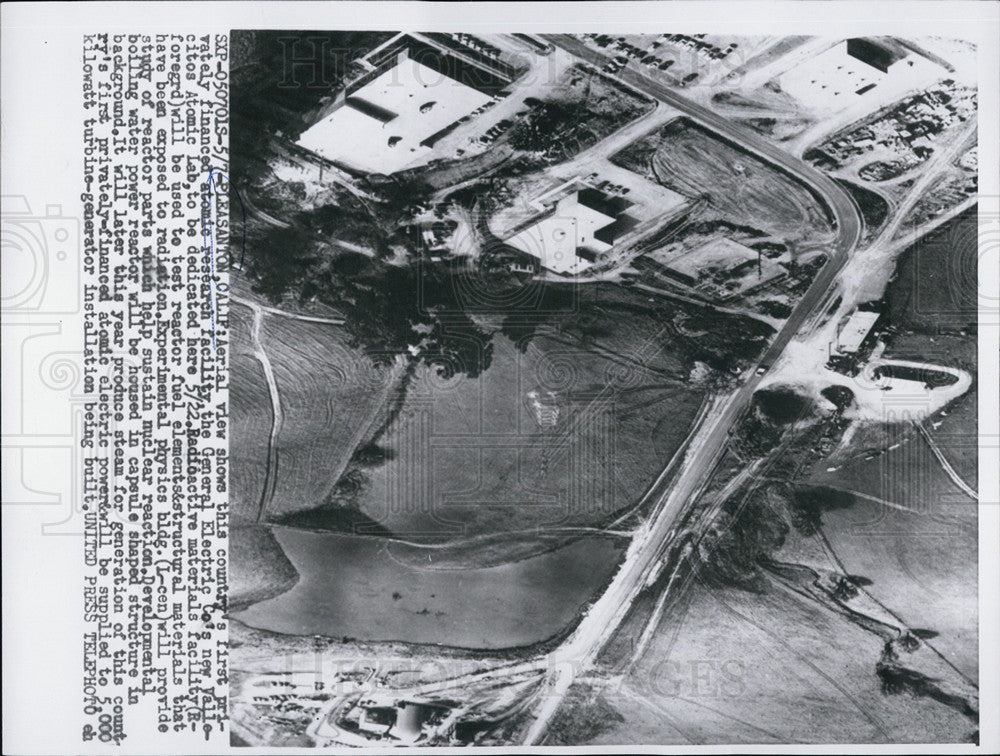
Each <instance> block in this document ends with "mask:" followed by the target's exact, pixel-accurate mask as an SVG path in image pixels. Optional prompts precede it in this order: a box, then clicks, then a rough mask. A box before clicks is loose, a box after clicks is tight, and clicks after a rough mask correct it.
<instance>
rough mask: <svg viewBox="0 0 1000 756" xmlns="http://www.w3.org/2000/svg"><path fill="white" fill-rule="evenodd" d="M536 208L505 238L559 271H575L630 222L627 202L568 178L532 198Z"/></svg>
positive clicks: (587, 265) (589, 264)
mask: <svg viewBox="0 0 1000 756" xmlns="http://www.w3.org/2000/svg"><path fill="white" fill-rule="evenodd" d="M532 205H533V207H535V208H536V209H537V210H539V213H538V215H536V216H533V217H532V218H530V219H528V220H527V221H525V222H524V223H522V224H520V226H518V227H516V228H515V229H514V231H513V233H512V235H511V236H510V237H508V238H507V239H506V243H507V244H509V245H510V246H512V247H514V248H515V249H518V250H520V251H521V252H524V253H526V254H528V255H531V256H532V257H534V258H537V259H538V260H539V262H540V263H541V266H542V267H543V268H545V269H546V270H550V271H552V272H554V273H558V274H560V275H577V274H579V273H582V272H583V271H585V270H587V269H588V268H590V267H592V266H593V265H594V264H595V263H596V262H597V260H598V256H599V255H600V254H602V253H604V252H607V251H608V250H609V249H611V248H612V247H613V246H614V244H615V242H616V240H617V239H619V238H621V236H622V235H624V233H625V232H626V231H628V230H629V229H630V228H632V226H633V225H634V220H633V219H632V218H630V217H629V216H628V215H626V214H625V210H626V209H627V208H628V207H630V206H631V203H630V202H628V201H627V200H625V199H623V198H621V197H614V196H609V195H606V194H603V193H602V192H600V191H598V190H597V189H594V188H593V187H591V186H589V185H587V184H584V183H583V182H581V181H579V180H576V179H574V180H572V181H569V182H567V183H566V184H563V185H561V186H559V187H556V189H554V190H552V191H551V192H547V193H546V194H545V195H543V196H542V197H539V198H538V199H537V200H535V201H534V202H533V203H532Z"/></svg>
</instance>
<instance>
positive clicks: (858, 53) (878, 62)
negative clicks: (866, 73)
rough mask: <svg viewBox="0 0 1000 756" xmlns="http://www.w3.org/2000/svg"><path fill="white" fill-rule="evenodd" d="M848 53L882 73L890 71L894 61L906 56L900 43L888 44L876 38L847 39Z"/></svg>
mask: <svg viewBox="0 0 1000 756" xmlns="http://www.w3.org/2000/svg"><path fill="white" fill-rule="evenodd" d="M847 54H848V55H850V56H851V57H852V58H855V59H857V60H860V61H862V62H864V63H867V64H868V65H869V66H871V67H872V68H875V69H878V70H879V71H881V72H882V73H889V68H890V67H891V66H892V65H893V63H896V62H898V61H900V60H902V59H903V58H905V57H906V50H905V49H904V48H902V47H901V46H900V45H899V44H898V43H897V44H893V45H888V44H885V43H880V42H879V41H878V40H875V39H865V38H864V37H855V38H853V39H849V40H847Z"/></svg>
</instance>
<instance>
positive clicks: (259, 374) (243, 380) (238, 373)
mask: <svg viewBox="0 0 1000 756" xmlns="http://www.w3.org/2000/svg"><path fill="white" fill-rule="evenodd" d="M250 321H251V315H250V313H249V311H248V310H247V309H246V308H245V307H242V306H240V305H239V304H234V305H233V306H232V307H231V308H230V310H229V333H230V338H231V340H232V341H231V343H232V352H231V354H230V358H229V359H230V365H229V375H230V385H229V403H230V408H229V421H230V423H231V426H230V433H231V434H232V435H231V436H230V438H231V439H232V442H231V443H230V452H229V480H230V495H229V511H230V517H231V518H232V522H233V524H234V525H236V524H239V523H246V522H256V521H257V513H258V511H259V508H260V497H261V493H262V492H263V489H264V477H265V474H266V471H267V446H268V438H269V436H270V433H271V423H272V420H273V418H272V415H271V399H270V396H269V394H268V390H267V381H266V380H264V373H263V371H262V369H261V366H260V362H259V361H258V360H257V358H256V356H254V353H253V347H252V346H251V344H250Z"/></svg>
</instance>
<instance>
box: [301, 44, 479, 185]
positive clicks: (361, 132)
mask: <svg viewBox="0 0 1000 756" xmlns="http://www.w3.org/2000/svg"><path fill="white" fill-rule="evenodd" d="M352 98H358V99H359V100H364V101H366V102H368V103H371V104H372V105H374V106H376V107H377V108H381V109H382V110H385V111H388V112H389V116H390V118H389V120H387V121H385V122H383V121H382V120H380V119H378V118H375V117H373V116H370V115H368V114H366V113H363V112H362V111H361V110H358V109H357V108H354V107H352V106H351V105H350V104H349V101H350V100H351V99H352ZM347 99H348V104H345V105H343V106H342V107H339V108H338V109H337V110H334V111H333V112H332V113H330V114H329V115H328V116H327V117H326V118H324V119H323V120H321V121H318V122H317V123H315V124H313V125H312V126H311V127H310V128H308V129H307V130H306V131H305V132H304V133H303V134H302V136H301V137H300V138H299V141H298V144H299V146H301V147H304V148H306V149H308V150H312V151H313V152H315V153H317V154H319V155H321V156H323V157H325V158H327V159H329V160H336V161H338V162H341V163H345V164H347V165H349V166H351V167H352V168H356V169H358V170H362V171H367V172H369V173H385V174H389V173H394V172H396V171H399V170H402V169H403V168H405V167H407V166H408V165H409V164H411V163H413V162H415V161H417V160H418V159H420V158H421V157H425V156H427V155H428V154H429V153H430V152H431V149H430V148H429V147H421V146H420V143H421V142H422V141H423V140H425V139H426V138H427V137H429V136H431V135H432V134H434V133H436V132H438V131H440V130H441V129H443V128H445V127H446V126H449V125H451V124H452V123H454V122H455V121H457V120H458V119H460V118H462V117H463V116H465V115H468V114H469V113H471V112H472V111H473V110H475V109H476V108H478V107H480V106H481V105H485V104H486V103H487V102H489V101H490V97H489V96H488V95H486V94H483V93H482V92H480V91H479V90H478V89H473V88H472V87H469V86H466V85H465V84H463V83H462V82H460V81H456V80H455V79H452V78H451V77H449V76H446V75H444V74H441V73H438V72H437V71H435V70H434V69H432V68H428V67H427V66H425V65H423V64H422V63H418V62H417V61H415V60H413V59H411V58H408V57H406V58H403V59H402V60H400V61H399V63H398V64H397V65H396V66H394V67H393V68H390V69H389V70H388V71H385V72H384V73H382V74H381V75H380V76H378V77H377V78H376V79H374V80H372V81H370V82H368V84H366V85H365V86H363V87H361V88H360V89H359V90H357V91H356V92H353V93H352V94H351V96H350V97H348V98H347ZM390 143H392V144H393V146H391V147H390V146H389V145H390Z"/></svg>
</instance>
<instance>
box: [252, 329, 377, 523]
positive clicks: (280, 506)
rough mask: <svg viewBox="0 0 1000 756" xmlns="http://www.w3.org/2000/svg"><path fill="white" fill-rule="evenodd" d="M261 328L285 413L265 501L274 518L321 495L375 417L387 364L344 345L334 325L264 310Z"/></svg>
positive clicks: (318, 501)
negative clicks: (273, 476)
mask: <svg viewBox="0 0 1000 756" xmlns="http://www.w3.org/2000/svg"><path fill="white" fill-rule="evenodd" d="M261 331H262V332H261V342H262V343H263V345H264V349H265V350H266V351H267V353H268V355H269V356H270V359H271V364H272V366H273V369H274V376H275V381H276V382H277V385H278V394H279V396H280V397H281V407H282V413H283V416H284V417H283V422H282V425H281V430H280V432H279V434H278V470H277V478H276V481H275V486H274V497H273V499H272V500H271V502H270V505H269V507H268V518H270V519H274V518H278V517H281V516H282V515H284V514H288V513H291V512H296V511H301V510H307V509H313V508H315V507H317V506H319V505H320V504H322V503H323V502H324V501H325V500H326V498H327V496H329V494H330V492H331V490H332V489H333V486H334V484H335V483H336V481H337V480H338V478H339V477H340V474H341V471H342V470H343V469H344V467H346V465H347V462H348V460H349V459H350V456H351V454H353V452H354V449H355V447H356V446H357V445H358V444H360V443H361V440H362V439H363V438H364V436H365V435H366V431H367V430H368V428H369V426H371V425H372V424H373V423H374V422H377V416H378V413H379V412H380V411H381V410H382V409H383V406H382V397H383V389H384V386H385V384H386V382H387V379H388V375H389V368H388V367H385V366H377V365H376V364H375V363H373V362H372V360H371V359H369V358H368V357H367V356H366V355H364V354H363V353H362V352H361V351H360V350H358V349H355V348H352V347H350V346H349V345H348V344H347V342H346V337H345V335H344V333H343V329H341V328H339V327H337V326H331V325H326V324H322V323H308V322H301V321H296V320H291V319H289V318H282V317H265V320H264V324H263V327H262V329H261Z"/></svg>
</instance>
